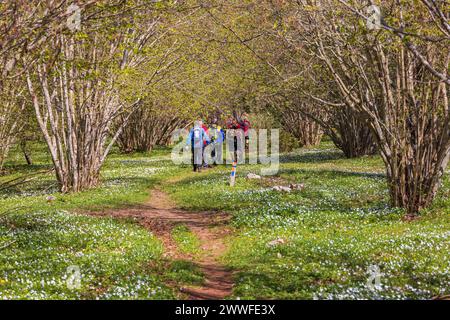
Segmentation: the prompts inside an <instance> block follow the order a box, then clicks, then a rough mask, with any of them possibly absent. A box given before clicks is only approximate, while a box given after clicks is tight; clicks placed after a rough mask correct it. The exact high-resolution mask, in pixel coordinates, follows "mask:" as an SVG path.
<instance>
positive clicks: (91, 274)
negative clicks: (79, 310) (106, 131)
mask: <svg viewBox="0 0 450 320" xmlns="http://www.w3.org/2000/svg"><path fill="white" fill-rule="evenodd" d="M167 154H168V151H167V150H164V149H159V150H155V151H153V152H151V153H148V154H146V153H142V154H133V155H121V154H118V153H113V154H112V155H111V156H110V157H109V158H108V160H107V162H106V164H105V166H104V168H103V170H102V185H101V186H100V187H98V188H95V189H91V190H87V191H84V192H81V193H77V194H60V193H58V191H57V186H56V181H55V178H54V176H53V174H51V173H48V174H42V175H39V176H37V177H36V179H34V180H32V181H30V182H28V183H26V184H23V185H20V186H17V187H16V188H12V189H8V190H3V191H0V247H2V246H4V245H5V246H6V245H7V247H5V248H4V249H2V250H1V251H0V252H1V255H0V299H79V298H83V299H173V298H175V297H176V296H177V293H176V292H175V290H174V289H173V288H172V286H170V285H168V284H169V283H170V282H171V281H177V282H181V283H184V282H187V283H191V282H192V281H193V282H194V283H196V282H197V281H198V280H197V279H196V278H195V277H196V275H195V272H194V271H192V270H191V269H192V268H187V267H186V268H185V270H186V271H185V272H184V273H181V274H177V275H174V273H173V268H172V267H170V268H168V269H166V268H165V265H166V264H167V262H166V261H164V259H163V258H162V253H163V250H164V249H163V246H162V243H161V242H160V241H159V240H158V239H157V238H156V237H155V236H153V235H152V234H151V233H149V232H148V231H147V230H145V229H143V228H142V227H140V226H138V225H137V224H136V223H134V222H131V221H124V220H114V219H112V218H101V217H92V216H85V215H81V214H76V213H82V212H86V211H95V210H101V209H105V208H115V207H121V206H127V205H133V204H137V203H141V202H143V201H144V200H145V199H146V198H147V197H148V190H149V188H151V187H153V186H154V185H155V184H157V183H159V182H160V181H161V180H163V179H166V178H168V177H171V176H173V175H175V174H177V172H179V171H180V170H182V169H180V168H177V167H174V166H173V165H172V163H171V161H170V158H168V156H167ZM33 158H34V161H35V163H34V165H33V166H26V165H25V163H24V161H23V159H22V158H21V156H20V154H19V153H18V152H13V153H12V154H11V157H10V159H9V161H8V162H7V164H6V171H7V172H8V173H9V174H7V175H4V176H2V177H0V180H1V181H8V180H11V179H13V178H18V177H21V176H22V177H25V176H28V175H29V174H32V173H36V172H40V171H42V170H45V169H48V168H49V158H48V155H47V153H46V152H45V148H42V146H41V145H37V146H35V148H34V152H33ZM49 196H54V197H55V198H56V200H54V201H51V202H50V203H49V202H48V201H47V197H49ZM73 266H76V268H79V271H80V274H81V287H80V288H73V286H69V287H70V289H69V287H68V285H67V281H68V278H69V280H70V275H71V271H72V270H73V269H71V268H73ZM68 268H69V269H68Z"/></svg>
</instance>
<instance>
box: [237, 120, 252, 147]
mask: <svg viewBox="0 0 450 320" xmlns="http://www.w3.org/2000/svg"><path fill="white" fill-rule="evenodd" d="M239 126H240V127H241V128H242V129H243V130H244V137H245V147H246V148H247V149H248V139H249V138H248V129H250V121H249V120H248V114H247V113H246V112H244V113H243V114H242V117H241V121H239Z"/></svg>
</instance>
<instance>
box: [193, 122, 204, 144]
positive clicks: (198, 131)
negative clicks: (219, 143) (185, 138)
mask: <svg viewBox="0 0 450 320" xmlns="http://www.w3.org/2000/svg"><path fill="white" fill-rule="evenodd" d="M192 140H193V141H192V144H193V145H194V148H201V147H202V145H203V137H202V128H200V127H195V128H194V132H193V134H192Z"/></svg>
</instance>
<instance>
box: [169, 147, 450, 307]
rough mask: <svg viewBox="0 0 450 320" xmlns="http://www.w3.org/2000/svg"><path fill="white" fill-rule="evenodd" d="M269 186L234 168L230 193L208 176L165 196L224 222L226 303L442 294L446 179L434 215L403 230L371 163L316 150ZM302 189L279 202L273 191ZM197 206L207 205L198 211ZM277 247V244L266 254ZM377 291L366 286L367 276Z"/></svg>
mask: <svg viewBox="0 0 450 320" xmlns="http://www.w3.org/2000/svg"><path fill="white" fill-rule="evenodd" d="M281 161H282V164H281V168H280V172H279V175H278V176H277V177H276V178H265V179H263V180H262V181H259V180H251V181H249V180H246V179H244V178H242V177H245V176H246V174H247V173H248V172H254V173H257V174H259V167H258V166H249V165H240V166H238V168H237V177H238V178H237V185H236V186H235V187H234V188H230V187H229V186H228V174H229V168H226V169H224V168H217V169H214V170H212V171H208V172H205V173H202V174H201V175H196V176H191V177H189V178H186V179H183V180H181V181H179V182H178V183H177V184H176V185H173V186H169V187H167V190H168V191H170V192H171V194H172V195H173V197H174V198H175V199H176V200H177V201H178V202H179V203H180V204H181V205H182V206H183V207H185V208H187V209H191V210H198V209H202V210H224V211H227V212H230V213H232V215H233V219H232V225H233V226H234V231H235V232H234V236H232V237H230V238H229V239H228V241H229V246H230V250H229V252H228V253H227V255H226V256H225V257H223V262H224V263H225V264H227V265H228V266H229V267H231V268H233V269H235V270H239V272H238V275H237V277H236V286H235V289H234V293H233V297H235V298H237V297H240V298H246V299H255V298H257V299H273V298H282V299H409V298H419V299H421V298H424V299H426V298H431V297H433V296H436V295H439V294H444V293H446V294H448V293H449V283H450V259H449V254H448V252H449V249H450V246H449V244H450V243H449V235H450V215H449V213H450V210H449V208H450V205H449V204H450V201H449V199H448V194H449V191H448V190H449V187H450V184H449V181H448V177H447V178H446V179H445V183H444V186H443V189H442V190H441V193H440V195H439V197H438V199H437V200H436V202H435V205H434V206H433V207H432V208H430V209H429V210H427V211H426V212H423V215H422V217H421V218H420V219H418V220H416V221H413V222H403V221H402V219H401V218H402V217H403V215H404V212H403V211H402V210H399V209H396V208H392V207H390V205H389V202H388V190H387V186H386V182H385V177H384V170H383V166H382V162H381V160H380V159H379V157H363V158H359V159H351V160H349V159H345V158H343V156H342V154H341V153H340V152H338V151H336V150H334V149H330V148H327V147H326V146H323V145H322V146H321V147H320V148H318V149H309V150H302V151H300V152H295V153H292V154H289V155H286V156H283V157H282V159H281ZM292 182H293V183H303V184H304V185H305V189H304V190H303V191H294V192H291V193H281V192H277V191H273V190H270V186H272V185H283V184H284V185H288V184H289V183H292ZM204 199H211V200H210V201H205V200H204ZM277 239H283V240H284V241H285V243H284V244H280V245H270V242H271V241H273V240H277ZM371 266H377V267H378V268H379V269H380V272H381V278H380V287H377V288H376V289H375V290H371V288H370V287H368V286H367V281H368V280H369V276H370V273H369V270H370V268H371Z"/></svg>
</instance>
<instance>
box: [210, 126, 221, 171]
mask: <svg viewBox="0 0 450 320" xmlns="http://www.w3.org/2000/svg"><path fill="white" fill-rule="evenodd" d="M209 136H210V138H211V142H212V143H213V144H214V148H213V150H212V152H211V155H212V157H213V164H214V165H217V164H222V163H223V157H222V151H223V142H224V140H225V133H224V131H223V129H222V127H220V126H219V125H218V124H217V119H214V120H213V123H212V125H211V128H209Z"/></svg>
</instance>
